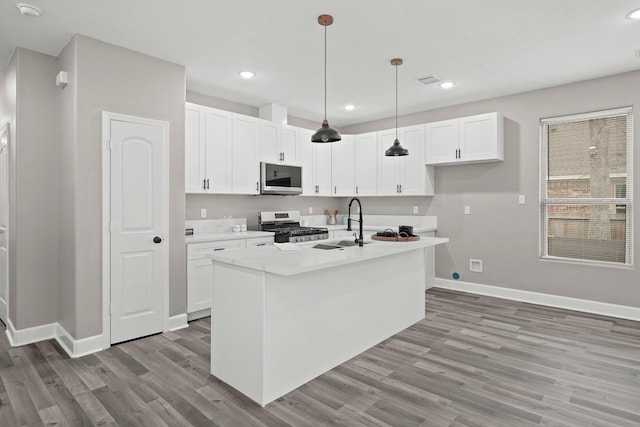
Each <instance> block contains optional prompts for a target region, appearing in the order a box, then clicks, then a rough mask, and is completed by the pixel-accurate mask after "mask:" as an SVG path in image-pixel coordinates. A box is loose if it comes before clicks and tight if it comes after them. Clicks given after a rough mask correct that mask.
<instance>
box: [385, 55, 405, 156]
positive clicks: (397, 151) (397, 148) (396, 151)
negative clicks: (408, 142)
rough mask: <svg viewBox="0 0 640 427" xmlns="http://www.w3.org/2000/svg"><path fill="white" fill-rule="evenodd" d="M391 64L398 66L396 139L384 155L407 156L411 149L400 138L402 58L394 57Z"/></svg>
mask: <svg viewBox="0 0 640 427" xmlns="http://www.w3.org/2000/svg"><path fill="white" fill-rule="evenodd" d="M391 65H393V66H394V67H396V140H395V141H393V145H392V146H391V147H389V148H388V149H387V151H385V152H384V155H385V156H407V155H408V154H409V150H407V149H406V148H404V147H403V146H402V145H400V140H399V139H398V66H400V65H402V59H401V58H393V59H392V60H391Z"/></svg>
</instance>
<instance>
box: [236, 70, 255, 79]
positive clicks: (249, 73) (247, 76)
mask: <svg viewBox="0 0 640 427" xmlns="http://www.w3.org/2000/svg"><path fill="white" fill-rule="evenodd" d="M255 76H256V73H254V72H253V71H241V72H240V77H242V78H243V79H252V78H254V77H255Z"/></svg>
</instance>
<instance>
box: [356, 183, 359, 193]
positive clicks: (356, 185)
mask: <svg viewBox="0 0 640 427" xmlns="http://www.w3.org/2000/svg"><path fill="white" fill-rule="evenodd" d="M358 191H359V190H358V186H357V185H356V194H358Z"/></svg>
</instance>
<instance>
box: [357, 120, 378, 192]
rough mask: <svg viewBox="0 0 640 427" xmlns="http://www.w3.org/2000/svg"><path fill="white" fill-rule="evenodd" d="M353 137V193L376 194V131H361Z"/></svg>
mask: <svg viewBox="0 0 640 427" xmlns="http://www.w3.org/2000/svg"><path fill="white" fill-rule="evenodd" d="M354 139H355V141H354V146H355V147H354V155H355V162H354V175H355V176H354V180H355V183H354V184H355V195H356V196H376V195H377V194H378V133H377V132H369V133H363V134H360V135H355V138H354ZM383 154H384V153H383Z"/></svg>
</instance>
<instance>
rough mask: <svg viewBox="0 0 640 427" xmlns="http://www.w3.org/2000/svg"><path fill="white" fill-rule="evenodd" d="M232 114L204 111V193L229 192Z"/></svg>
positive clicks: (208, 109)
mask: <svg viewBox="0 0 640 427" xmlns="http://www.w3.org/2000/svg"><path fill="white" fill-rule="evenodd" d="M231 124H232V114H231V113H229V112H227V111H222V110H216V109H214V108H206V109H205V126H204V128H205V129H204V134H205V156H204V158H205V165H206V166H205V169H206V177H205V179H207V181H206V192H208V193H230V192H231V133H232V127H231Z"/></svg>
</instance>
